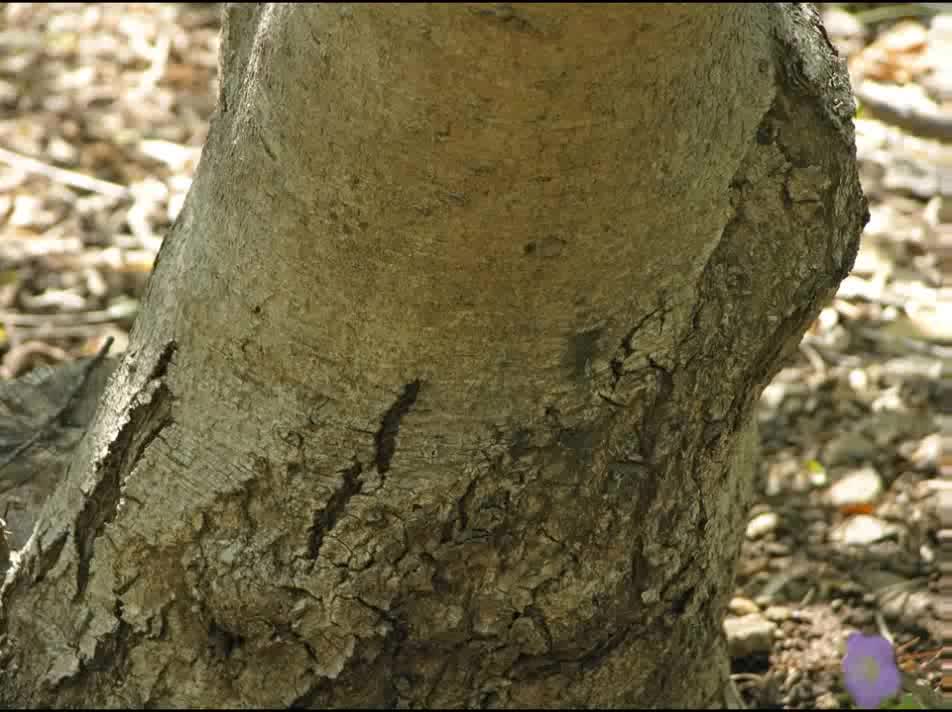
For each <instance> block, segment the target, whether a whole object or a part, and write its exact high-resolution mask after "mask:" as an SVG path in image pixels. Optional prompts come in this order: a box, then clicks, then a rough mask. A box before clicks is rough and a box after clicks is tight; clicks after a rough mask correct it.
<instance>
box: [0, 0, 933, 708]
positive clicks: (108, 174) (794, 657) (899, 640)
mask: <svg viewBox="0 0 952 712" xmlns="http://www.w3.org/2000/svg"><path fill="white" fill-rule="evenodd" d="M859 7H861V10H860V11H858V12H856V11H855V8H854V12H852V13H849V12H846V11H844V10H843V9H842V8H840V7H838V6H836V5H832V4H826V5H824V6H823V8H822V9H823V13H824V19H825V23H826V26H827V30H828V32H829V35H830V37H831V39H832V40H833V41H834V43H835V44H837V46H838V47H839V49H840V52H841V54H842V55H843V56H844V57H846V58H847V59H848V61H849V66H850V72H851V76H852V78H853V82H854V88H855V89H856V93H857V96H858V97H859V98H860V100H861V110H860V114H859V118H858V119H857V122H856V124H857V128H856V135H857V153H858V159H859V162H860V168H861V174H862V179H863V185H864V189H865V190H866V193H867V196H868V197H869V200H870V212H871V220H870V222H869V224H868V225H867V227H866V230H865V233H864V236H863V243H862V248H861V250H860V253H859V256H858V258H857V260H856V265H855V267H854V269H853V272H852V274H851V275H850V276H849V277H848V278H847V279H846V280H845V281H844V282H843V284H842V286H841V288H840V291H839V293H838V294H837V296H836V298H835V299H834V300H833V302H832V303H831V304H830V305H828V306H827V307H826V308H825V309H824V310H823V312H822V313H821V314H820V316H819V318H818V319H817V320H816V322H815V323H814V324H813V325H812V327H811V328H810V330H809V332H808V333H807V334H806V336H805V337H804V339H803V342H802V344H801V347H800V350H799V352H798V354H797V355H796V358H794V359H792V360H791V362H790V363H789V364H787V366H786V367H785V368H784V369H783V370H782V371H781V372H780V374H779V375H778V376H777V377H776V379H775V380H774V382H773V383H772V384H771V385H770V386H769V387H768V388H767V389H766V391H765V392H764V395H763V397H762V399H761V405H760V409H759V411H758V419H759V423H760V429H761V434H762V438H763V444H764V449H763V455H762V460H761V463H760V473H759V477H758V484H757V500H756V504H755V507H754V509H753V511H752V512H751V516H750V523H749V526H748V530H747V537H746V540H745V542H744V545H743V551H742V558H741V563H740V570H739V574H738V578H737V586H736V595H735V598H734V599H733V601H732V602H731V606H730V616H729V617H728V620H727V621H726V623H725V628H726V629H727V632H728V641H729V644H730V647H731V650H732V667H733V672H734V676H733V679H734V682H735V685H736V687H737V689H738V690H739V692H740V694H741V697H742V698H743V700H744V702H745V703H746V704H747V705H748V706H752V707H761V708H816V707H821V708H836V707H844V706H848V704H849V701H848V698H847V697H846V695H845V693H844V690H843V686H842V675H841V662H842V657H843V650H844V648H843V646H844V641H845V639H846V636H847V635H848V634H849V633H850V632H851V631H862V632H866V633H872V632H876V633H879V634H882V635H885V636H887V637H889V638H890V639H891V640H892V641H893V642H894V644H895V646H896V648H897V650H898V651H899V661H900V664H901V667H902V668H903V670H904V671H905V672H906V673H908V675H907V683H906V684H908V685H912V684H914V683H913V680H914V679H915V680H920V681H922V682H923V683H926V685H927V686H931V687H932V688H935V687H936V686H937V684H938V682H937V681H938V668H937V665H935V657H936V654H937V652H938V649H939V642H938V637H939V636H938V631H937V628H936V625H935V624H934V617H933V610H934V609H933V606H934V603H935V600H936V598H935V591H934V588H935V583H936V580H937V574H936V569H937V567H936V556H937V553H938V552H937V541H936V529H937V525H936V512H935V500H936V497H935V490H936V487H937V485H938V481H939V470H940V466H941V464H942V441H941V437H940V433H941V431H942V430H943V427H944V430H945V432H947V433H948V432H950V430H952V428H950V424H952V419H950V412H952V407H950V403H952V390H950V387H949V385H948V382H949V380H950V377H952V283H950V276H952V13H947V14H940V15H936V14H935V12H934V10H929V9H928V8H927V7H926V6H921V5H904V6H895V5H893V6H883V5H876V4H865V5H862V6H859ZM218 26H219V13H218V7H217V5H216V4H213V3H192V4H186V3H154V4H144V3H143V4H125V3H114V4H105V3H104V4H94V3H75V4H73V3H70V4H65V3H64V4H54V3H48V4H43V3H35V4H14V3H10V4H7V5H6V6H5V8H4V9H3V10H2V15H0V379H12V378H16V377H18V376H21V375H22V374H25V373H27V372H29V371H30V370H31V369H33V368H35V367H37V366H40V365H48V364H55V363H60V362H68V361H73V360H75V359H77V358H79V357H82V356H90V355H92V354H95V353H97V352H98V351H99V350H100V349H101V348H102V346H103V344H104V343H105V342H106V340H107V339H108V338H112V339H113V346H112V353H113V354H115V353H119V352H121V351H122V350H123V349H124V348H125V345H126V343H127V340H128V332H129V328H130V326H131V324H132V321H133V319H134V318H135V315H136V313H137V311H138V308H139V300H140V299H141V297H142V295H143V290H144V287H145V283H146V280H147V278H148V275H149V272H150V269H151V267H152V263H153V260H154V258H155V255H156V253H157V251H158V248H159V245H160V244H161V240H162V236H163V235H164V233H165V231H166V230H167V229H168V228H169V226H170V225H171V223H172V221H173V220H174V219H175V216H176V215H177V213H178V211H179V209H180V208H181V205H182V201H183V200H184V197H185V194H186V193H187V191H188V188H189V185H190V182H191V176H192V174H193V172H194V170H195V167H196V165H197V162H198V159H199V156H200V154H201V149H202V145H203V142H204V139H205V136H206V133H207V126H208V119H209V117H210V115H211V112H212V110H213V108H214V104H215V99H216V96H217V77H216V74H217V49H218ZM93 176H95V178H92V177H93ZM943 379H944V380H945V382H946V383H945V385H943ZM942 403H945V406H944V408H945V410H944V411H943V410H942V407H941V406H942ZM946 452H948V447H946ZM946 457H947V455H946ZM946 464H947V465H948V463H946ZM0 515H2V512H0ZM922 689H923V690H924V689H925V688H922Z"/></svg>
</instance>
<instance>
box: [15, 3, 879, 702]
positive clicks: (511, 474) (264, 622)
mask: <svg viewBox="0 0 952 712" xmlns="http://www.w3.org/2000/svg"><path fill="white" fill-rule="evenodd" d="M834 55H835V53H834V50H833V49H832V48H831V46H830V45H829V43H828V42H827V41H826V39H825V35H824V33H823V32H822V30H821V29H820V27H819V23H818V21H817V20H816V18H815V15H814V14H813V13H812V11H811V10H810V9H809V8H808V6H806V5H802V6H798V5H787V4H781V3H769V4H767V3H762V4H750V5H745V4H733V5H732V4H724V5H713V4H712V5H695V6H689V5H679V4H665V5H654V6H652V5H612V6H610V7H596V6H593V5H581V4H579V5H559V4H553V5H547V4H527V5H512V6H510V5H477V4H456V5H442V4H426V5H424V4H404V5H400V4H394V5H390V4H379V5H377V4H355V5H338V4H318V5H264V6H260V5H239V4H234V5H230V6H229V7H228V8H227V10H226V26H225V29H224V34H223V46H222V85H221V94H220V97H219V106H218V111H217V113H216V116H215V118H214V119H213V122H212V126H211V130H210V134H209V138H208V143H207V145H206V147H205V152H204V154H203V157H202V161H201V165H200V166H199V168H198V171H197V175H196V177H195V182H194V185H193V187H192V190H191V192H190V193H189V196H188V200H187V201H186V204H185V206H184V208H183V211H182V214H181V216H180V217H179V219H178V221H177V222H176V224H175V226H174V227H173V228H172V230H171V232H170V235H169V236H168V237H167V239H166V241H165V244H164V246H163V248H162V251H161V253H160V257H159V260H158V263H157V266H156V270H155V273H154V276H153V279H152V280H151V282H150V286H149V289H148V294H147V297H146V303H145V306H144V310H143V313H142V315H141V316H140V318H139V320H138V321H137V323H136V325H135V328H134V330H133V333H132V336H131V344H130V347H129V350H128V351H127V352H126V353H125V354H124V356H123V358H122V360H121V362H120V363H119V365H118V366H117V368H116V371H115V375H114V376H113V377H112V380H111V381H110V384H109V386H108V388H107V390H106V392H105V394H104V396H103V398H102V400H101V402H100V405H99V408H98V410H97V413H96V416H95V418H94V420H93V423H92V425H91V426H90V429H89V431H88V433H87V435H86V437H85V438H84V439H83V441H82V442H81V443H80V445H79V446H78V448H77V452H76V454H75V456H74V458H73V460H72V465H71V467H70V470H69V471H68V473H67V475H66V478H65V481H64V483H63V484H62V485H61V486H60V487H59V488H58V490H57V491H56V492H55V493H54V494H53V495H52V497H51V498H50V500H49V501H48V503H47V506H46V509H45V510H44V513H43V515H42V517H41V518H40V521H39V523H38V525H37V529H36V531H35V533H34V536H33V538H32V539H31V540H30V543H29V544H28V545H27V547H26V548H25V549H24V550H23V552H22V556H21V558H20V560H19V562H18V563H17V564H16V565H15V566H14V567H13V569H12V571H11V574H10V575H9V576H8V579H7V583H6V585H5V587H4V589H3V593H2V601H0V604H2V622H0V633H3V634H4V637H3V639H2V640H3V646H2V651H0V653H2V654H0V665H2V666H3V669H2V676H0V702H3V703H5V704H13V705H29V706H46V705H51V706H93V705H95V706H118V705H129V706H133V707H141V706H167V707H171V706H174V707H185V706H192V707H199V706H224V707H230V706H249V705H258V706H265V707H274V706H289V705H290V706H296V707H330V706H378V707H379V706H396V707H409V706H413V707H423V706H426V707H458V706H464V705H466V706H472V707H502V706H506V707H531V706H541V707H552V706H634V705H638V706H647V707H652V706H665V707H678V706H683V707H704V706H717V705H720V704H722V700H723V697H722V695H723V692H724V684H725V680H726V674H727V670H726V663H727V659H726V654H725V646H724V642H723V636H722V631H721V620H722V613H723V610H724V608H725V605H726V601H727V599H728V597H729V596H730V594H731V591H732V583H733V570H734V565H735V561H736V558H737V555H738V551H739V546H740V539H741V536H742V531H743V526H744V524H745V516H746V509H747V505H748V501H749V495H750V491H751V476H752V475H751V471H752V464H751V463H752V454H753V446H754V442H755V435H754V433H753V430H752V425H751V424H752V418H751V413H752V407H753V404H754V403H755V401H756V399H757V397H758V395H759V393H760V391H761V388H762V387H763V386H764V385H765V384H766V383H767V382H768V380H769V378H770V377H771V375H772V374H773V372H774V371H775V370H776V369H777V368H778V365H779V364H780V362H781V360H782V359H783V357H784V355H785V354H787V353H788V352H789V351H790V350H791V349H792V348H795V346H796V344H797V342H798V340H799V337H800V335H801V334H802V332H803V330H804V329H805V328H806V326H807V325H808V324H809V322H810V321H811V319H812V318H813V317H814V316H815V315H816V313H817V312H818V310H819V308H820V307H821V305H822V303H823V301H824V300H825V299H828V298H829V297H830V295H831V294H832V293H833V291H834V290H835V288H836V286H837V284H838V283H839V281H840V280H841V279H842V278H843V277H844V276H845V275H846V274H847V272H848V270H849V269H850V267H851V266H852V262H853V258H854V255H855V251H856V248H857V242H858V236H859V232H860V230H861V228H862V224H863V222H864V219H865V218H864V214H865V201H864V199H863V197H862V193H861V191H860V188H859V183H858V180H857V175H856V170H855V165H854V147H853V134H852V125H851V116H852V112H853V103H852V98H851V95H850V90H849V85H848V79H847V75H846V72H845V69H844V67H843V66H842V63H841V62H840V61H839V60H838V59H837V58H836V57H835V56H834Z"/></svg>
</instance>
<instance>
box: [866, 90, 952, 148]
mask: <svg viewBox="0 0 952 712" xmlns="http://www.w3.org/2000/svg"><path fill="white" fill-rule="evenodd" d="M853 94H854V95H855V96H856V98H857V99H859V101H860V103H861V104H862V105H863V110H864V111H868V112H869V114H870V116H872V117H873V118H874V119H878V120H880V121H883V122H885V123H887V124H892V125H893V126H898V127H899V128H901V129H903V130H904V131H908V132H909V133H911V134H915V135H916V136H921V137H922V138H931V139H938V140H939V141H948V142H952V115H949V114H946V113H943V112H941V111H939V110H938V109H935V110H930V109H927V108H925V107H920V106H908V105H907V106H900V105H897V104H896V103H895V99H894V95H895V91H894V90H893V88H892V87H889V86H886V85H883V84H877V83H875V82H869V81H866V82H863V83H861V84H860V85H859V86H857V87H855V88H854V89H853Z"/></svg>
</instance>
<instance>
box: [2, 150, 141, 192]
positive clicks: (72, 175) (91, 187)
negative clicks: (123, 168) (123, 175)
mask: <svg viewBox="0 0 952 712" xmlns="http://www.w3.org/2000/svg"><path fill="white" fill-rule="evenodd" d="M0 161H3V162H4V163H6V164H8V165H11V166H13V167H14V168H19V169H20V170H23V171H27V172H29V173H36V174H38V175H41V176H44V177H46V178H49V179H50V180H54V181H57V182H59V183H64V184H66V185H71V186H73V187H74V188H79V189H80V190H88V191H90V192H92V193H100V194H102V195H105V196H108V197H110V198H116V199H122V198H128V197H130V196H131V195H132V193H131V192H130V191H129V189H128V188H126V187H124V186H121V185H118V184H116V183H110V182H109V181H105V180H100V179H99V178H93V177H91V176H87V175H83V174H82V173H76V172H75V171H68V170H66V169H65V168H57V167H56V166H51V165H49V164H48V163H44V162H43V161H38V160H37V159H35V158H30V157H29V156H23V155H21V154H19V153H15V152H14V151H8V150H7V149H5V148H0Z"/></svg>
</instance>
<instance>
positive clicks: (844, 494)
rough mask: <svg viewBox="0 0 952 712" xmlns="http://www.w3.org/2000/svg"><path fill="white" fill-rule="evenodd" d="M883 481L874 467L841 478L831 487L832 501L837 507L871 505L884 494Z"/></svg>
mask: <svg viewBox="0 0 952 712" xmlns="http://www.w3.org/2000/svg"><path fill="white" fill-rule="evenodd" d="M882 491H883V480H882V477H880V476H879V473H878V472H876V470H875V469H873V468H872V467H863V468H862V469H859V470H854V471H853V472H850V473H849V474H847V475H845V476H844V477H841V478H840V479H839V480H838V481H837V482H835V483H834V484H833V486H831V487H830V501H831V502H832V503H833V505H834V506H836V507H845V506H848V505H851V504H871V503H872V502H875V501H876V499H877V498H878V497H879V495H880V494H882Z"/></svg>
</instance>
